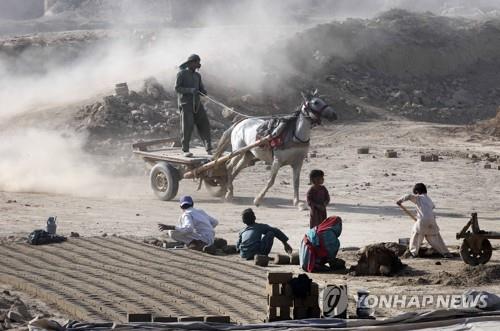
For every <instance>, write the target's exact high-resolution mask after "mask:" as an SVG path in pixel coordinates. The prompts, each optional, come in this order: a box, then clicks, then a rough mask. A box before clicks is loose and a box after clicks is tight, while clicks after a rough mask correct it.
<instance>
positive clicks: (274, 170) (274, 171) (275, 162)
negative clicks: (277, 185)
mask: <svg viewBox="0 0 500 331" xmlns="http://www.w3.org/2000/svg"><path fill="white" fill-rule="evenodd" d="M280 167H281V164H280V163H279V162H278V160H276V159H274V160H273V164H272V165H271V176H270V177H269V181H268V182H267V185H266V187H264V189H263V190H262V192H260V193H259V195H257V197H256V198H255V200H254V201H253V203H254V205H256V206H259V205H260V203H261V202H262V199H263V198H264V195H266V192H267V191H268V190H269V189H270V188H271V186H273V185H274V181H275V180H276V175H277V174H278V170H279V169H280Z"/></svg>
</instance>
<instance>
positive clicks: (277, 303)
mask: <svg viewBox="0 0 500 331" xmlns="http://www.w3.org/2000/svg"><path fill="white" fill-rule="evenodd" d="M267 303H268V305H269V307H286V306H288V307H291V306H292V304H293V300H292V298H290V297H287V296H286V295H273V296H268V297H267Z"/></svg>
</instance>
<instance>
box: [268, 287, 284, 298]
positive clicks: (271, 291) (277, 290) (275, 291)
mask: <svg viewBox="0 0 500 331" xmlns="http://www.w3.org/2000/svg"><path fill="white" fill-rule="evenodd" d="M266 292H267V295H269V296H275V295H282V294H284V293H283V285H281V284H267V285H266Z"/></svg>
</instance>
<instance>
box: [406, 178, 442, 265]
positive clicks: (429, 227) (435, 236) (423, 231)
mask: <svg viewBox="0 0 500 331" xmlns="http://www.w3.org/2000/svg"><path fill="white" fill-rule="evenodd" d="M404 201H411V202H413V203H414V204H415V205H416V206H417V221H416V222H415V224H414V225H413V230H412V234H411V239H410V247H409V248H410V253H411V255H412V256H413V257H416V256H418V251H419V249H420V246H421V245H422V242H423V241H424V238H425V239H426V240H427V242H428V243H429V244H430V245H431V247H432V248H434V249H435V250H436V251H437V252H438V253H439V254H442V255H443V256H444V257H446V258H448V257H451V254H450V251H449V250H448V248H447V247H446V245H445V243H444V241H443V238H442V237H441V234H440V233H439V227H438V225H437V223H436V216H435V215H434V211H433V209H434V208H435V206H434V203H433V202H432V200H431V198H429V196H427V187H426V186H425V185H424V184H423V183H417V184H415V187H413V194H407V195H404V196H403V197H401V199H399V200H398V201H397V202H396V203H397V204H398V205H401V204H402V203H403V202H404Z"/></svg>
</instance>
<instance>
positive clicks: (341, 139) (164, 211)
mask: <svg viewBox="0 0 500 331" xmlns="http://www.w3.org/2000/svg"><path fill="white" fill-rule="evenodd" d="M362 146H368V147H370V154H367V155H358V154H357V153H356V148H358V147H362ZM386 149H394V150H396V151H397V152H398V154H399V157H398V158H396V159H388V158H385V157H384V151H385V150H386ZM311 152H315V154H316V156H315V157H312V156H311V157H310V158H309V160H308V162H306V163H305V165H304V168H303V171H302V176H301V195H302V196H304V195H305V192H306V190H307V183H308V180H307V174H308V172H309V171H310V170H311V169H313V168H320V169H323V170H324V171H325V172H326V178H325V185H326V186H327V188H328V189H329V191H330V193H331V195H332V204H331V205H330V206H329V208H328V213H329V215H338V216H341V217H342V219H343V222H344V223H343V233H342V236H341V237H340V240H341V247H342V248H344V249H345V248H347V249H346V250H345V251H343V252H341V253H340V257H341V258H345V259H346V260H347V262H348V264H351V263H353V262H354V255H353V254H354V253H353V252H352V251H351V250H350V249H349V248H351V247H361V246H364V245H367V244H370V243H375V242H382V241H397V240H398V238H402V237H409V235H410V231H411V220H410V219H409V218H408V217H407V216H405V215H404V214H403V213H402V212H401V211H400V210H399V209H398V208H397V206H396V205H395V203H394V201H395V200H396V199H398V198H399V197H400V196H401V195H402V194H404V193H408V192H410V190H411V188H412V186H413V184H414V183H415V182H424V183H426V184H428V191H429V195H430V196H431V197H432V199H433V200H434V203H435V204H436V206H437V209H436V214H437V216H438V224H439V226H440V227H441V233H442V235H443V237H444V240H445V241H446V243H447V244H448V245H449V246H450V248H451V249H452V250H456V249H457V247H458V245H459V244H460V242H459V241H457V240H456V239H455V234H456V233H457V232H458V231H460V229H461V228H462V227H463V225H464V224H465V223H466V222H467V220H468V218H469V215H470V213H471V212H473V211H475V212H477V213H478V216H479V222H480V226H481V228H483V229H486V230H491V231H495V230H497V231H498V230H500V229H499V228H498V220H499V218H500V215H498V201H499V199H500V179H499V178H500V177H499V175H500V170H498V169H497V168H498V166H500V164H496V163H493V164H492V165H493V167H492V169H484V162H483V161H477V162H476V161H473V160H472V159H470V158H467V157H466V156H467V154H472V153H475V154H478V155H480V154H482V153H490V155H498V154H500V140H498V139H494V138H491V137H487V136H482V135H481V134H479V133H474V132H472V131H470V130H469V129H468V128H467V127H463V126H446V125H435V124H426V123H416V122H407V121H393V120H384V121H371V122H363V123H356V124H349V123H344V124H333V125H329V126H325V127H321V128H316V129H315V130H314V134H313V138H312V142H311ZM430 152H432V153H435V154H439V155H440V160H439V162H421V161H420V155H421V154H422V153H430ZM267 174H268V173H267V171H266V166H265V165H264V164H257V165H256V166H254V167H252V168H249V169H246V170H245V171H243V173H242V174H241V175H240V177H239V178H238V179H237V181H236V183H235V196H236V198H235V200H234V201H233V202H232V203H227V202H224V201H222V200H221V199H219V198H213V197H211V196H210V195H209V194H208V193H207V192H206V191H204V189H202V190H200V191H196V187H197V184H196V183H195V182H191V181H188V180H185V181H182V182H181V185H180V192H179V195H182V194H191V195H192V196H193V197H194V199H195V204H196V206H197V207H199V208H203V209H205V210H206V211H207V212H209V213H210V214H212V215H214V216H215V217H216V218H218V220H219V222H220V225H219V226H218V227H217V235H218V236H220V237H223V238H225V239H227V240H228V241H229V242H233V241H235V240H236V237H237V233H238V230H239V229H240V228H241V227H242V223H241V221H240V213H241V211H242V210H243V209H244V208H247V207H250V206H251V205H252V201H253V197H254V195H255V194H256V193H257V192H258V190H260V189H261V187H262V186H263V185H264V182H265V180H266V177H267ZM102 185H105V186H106V187H107V188H108V190H107V191H108V192H109V191H113V192H114V193H112V194H106V195H99V196H92V197H88V196H78V195H72V196H70V195H56V194H44V193H36V194H35V193H10V192H0V221H1V223H2V225H3V226H2V227H1V228H0V237H1V238H2V241H3V245H2V247H1V249H2V250H3V251H4V253H5V255H4V253H2V255H4V256H8V257H9V259H11V258H14V259H17V257H16V256H17V255H18V254H23V253H22V251H23V250H25V249H27V248H22V249H21V251H19V252H17V249H13V248H12V246H11V245H12V244H13V243H12V242H16V241H22V239H20V238H21V237H24V236H26V235H27V234H28V233H29V232H30V231H32V230H33V229H36V228H42V227H43V226H44V223H45V220H46V218H47V217H48V216H50V215H56V216H57V217H58V232H59V233H60V234H65V235H69V233H70V232H71V231H73V232H78V233H79V234H80V235H81V236H83V237H96V236H101V235H102V234H104V233H107V234H108V235H110V236H111V235H112V234H116V235H119V236H135V237H139V238H141V237H145V236H159V235H160V233H159V232H158V230H157V223H158V222H162V223H176V222H177V218H178V215H179V214H180V210H179V209H178V204H177V202H176V201H170V202H164V201H159V200H157V199H156V198H155V197H154V196H153V194H152V192H151V191H150V189H149V187H148V177H147V175H146V172H145V174H144V176H134V177H126V178H116V179H113V180H111V181H110V182H105V183H102ZM110 188H112V190H110ZM82 193H84V192H82ZM291 198H292V187H291V169H288V168H284V169H282V170H281V172H280V174H279V176H278V178H277V181H276V185H275V186H274V187H273V188H272V189H271V190H270V191H269V193H268V195H267V198H266V199H265V203H264V205H263V206H261V207H258V208H255V211H256V215H257V218H258V221H261V222H266V223H269V224H271V225H274V226H277V227H280V228H281V229H282V230H284V231H285V232H286V234H287V235H288V236H289V237H290V243H291V244H292V246H293V247H294V248H295V249H298V247H299V243H300V240H301V238H302V236H303V235H304V232H305V230H306V227H307V224H308V212H307V211H306V210H298V209H297V208H296V207H293V206H292V205H291ZM89 240H90V241H100V240H104V242H103V243H102V245H103V246H106V249H109V247H107V246H108V245H112V243H113V242H114V241H116V240H118V239H116V238H113V237H112V238H109V239H97V238H95V239H89ZM108 241H109V242H108ZM492 243H493V245H495V244H496V243H495V242H492ZM16 245H17V244H16ZM14 247H15V246H14ZM51 249H52V248H46V249H45V250H51ZM274 250H275V251H277V252H279V251H282V247H281V245H280V244H279V243H277V244H276V246H275V248H274ZM6 251H11V252H12V255H10V254H7V253H6ZM40 254H42V253H40ZM158 254H160V253H158V252H156V253H154V256H155V259H158ZM36 255H38V253H36V254H34V256H36ZM23 259H27V258H26V257H23ZM219 259H223V258H219ZM226 259H230V260H231V259H237V257H229V258H226ZM87 260H88V256H86V257H82V258H81V259H80V258H79V257H78V256H75V259H72V260H71V262H70V263H72V264H74V265H75V268H80V266H81V265H85V263H86V262H85V261H87ZM499 260H500V255H499V254H498V252H497V251H494V254H493V258H492V260H491V262H490V263H489V265H491V266H492V267H495V265H496V264H497V263H498V262H499ZM33 261H34V262H33V263H35V262H36V263H39V261H36V258H33ZM403 262H404V263H406V264H408V266H409V267H408V268H407V269H406V270H405V271H404V272H403V273H401V274H400V275H398V276H396V277H391V278H385V277H352V276H349V275H339V274H314V275H312V277H314V279H316V280H318V281H319V282H320V284H321V285H325V284H339V283H345V284H347V285H348V288H349V292H352V293H355V291H356V290H357V289H360V288H366V289H368V290H369V291H370V292H371V293H406V294H408V293H418V294H428V293H429V292H431V293H436V292H439V293H453V294H461V293H462V292H463V291H464V290H465V289H467V288H471V287H474V288H481V289H485V290H488V291H492V292H496V291H498V290H499V289H500V282H499V279H498V278H496V277H491V278H485V279H484V281H482V282H481V283H480V284H478V286H475V284H473V283H472V284H471V283H470V282H467V281H463V282H460V281H450V280H453V278H454V277H458V278H460V275H464V277H466V276H467V275H469V276H470V274H471V273H470V271H469V272H466V270H465V269H464V268H465V264H464V263H463V262H462V261H461V260H460V259H453V260H441V259H432V260H431V259H412V260H403ZM437 262H439V263H437ZM224 263H225V262H224ZM243 264H245V266H244V267H243V269H242V270H252V269H253V267H252V266H251V264H250V263H249V262H243ZM247 265H248V266H247ZM279 269H283V270H288V269H290V270H292V271H293V272H295V273H299V272H300V270H299V269H298V267H296V266H293V267H292V266H289V267H280V268H279ZM279 269H277V267H269V268H268V269H267V270H279ZM6 270H7V271H8V272H10V273H11V274H13V273H14V271H15V270H16V269H15V268H12V269H10V268H9V263H7V264H5V263H4V264H3V266H2V272H3V273H5V272H6ZM9 270H10V271H9ZM228 270H229V269H228ZM257 270H259V272H260V274H261V275H256V277H258V278H259V277H263V276H264V275H265V272H266V269H265V268H257ZM197 272H200V271H197ZM249 272H251V271H249ZM259 272H257V273H259ZM444 272H446V273H447V274H446V273H444ZM493 274H494V273H493ZM229 278H230V277H229V276H228V279H227V281H226V282H222V285H221V286H222V288H221V290H223V291H225V287H224V286H227V289H229V288H231V286H232V285H230V282H231V280H230V279H229ZM176 281H177V283H173V284H175V285H173V286H178V288H179V291H184V290H186V289H184V290H183V289H182V286H183V281H182V280H181V279H177V280H176ZM224 284H226V285H224ZM89 286H90V285H89ZM262 286H263V285H262ZM262 290H264V288H262ZM187 291H188V292H190V291H191V290H189V289H187ZM193 291H194V290H193ZM252 291H253V290H252ZM255 291H257V290H256V289H255ZM192 293H194V292H192ZM131 295H132V294H131ZM207 295H208V297H207V300H210V295H213V294H207ZM203 297H204V296H203ZM262 298H264V294H262ZM191 309H192V308H189V309H186V310H184V311H181V312H185V313H189V312H191V311H192V310H191ZM181 310H182V309H181ZM397 312H398V311H394V310H393V311H379V312H377V314H378V316H388V315H389V314H390V315H392V314H394V313H397ZM70 314H71V313H70ZM73 315H74V314H73ZM257 319H258V317H257ZM242 321H243V320H242Z"/></svg>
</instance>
